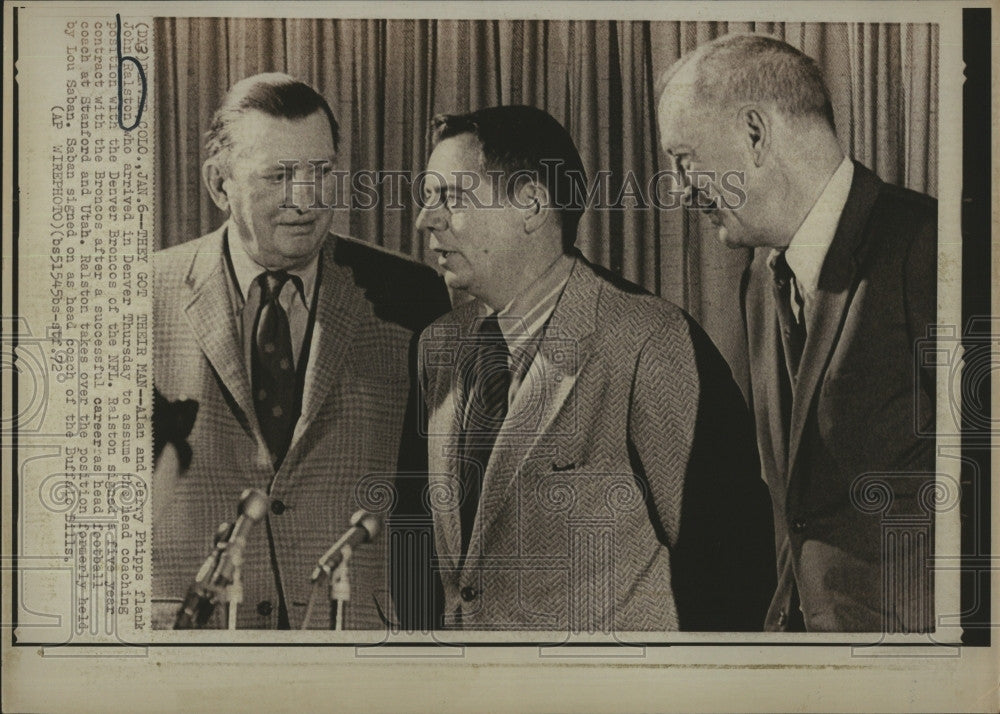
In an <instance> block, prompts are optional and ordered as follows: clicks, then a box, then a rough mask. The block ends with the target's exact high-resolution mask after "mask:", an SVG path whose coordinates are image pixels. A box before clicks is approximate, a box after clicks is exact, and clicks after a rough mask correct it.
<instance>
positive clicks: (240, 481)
mask: <svg viewBox="0 0 1000 714" xmlns="http://www.w3.org/2000/svg"><path fill="white" fill-rule="evenodd" d="M223 231H224V227H223V228H221V229H219V230H217V231H215V232H213V233H211V234H209V235H206V236H203V237H202V238H199V239H197V240H194V241H191V242H188V243H184V244H182V245H179V246H176V247H173V248H170V249H168V250H164V251H160V252H158V253H157V254H156V255H155V258H154V261H155V263H154V267H155V284H154V311H153V323H154V339H155V342H154V381H155V385H156V387H157V389H158V390H159V391H160V392H161V393H162V394H163V396H164V397H165V398H166V399H167V400H170V401H173V400H184V399H192V400H195V401H196V402H197V403H198V414H197V419H196V421H195V424H194V428H193V431H192V433H191V435H190V437H189V439H188V442H189V443H190V445H191V449H192V454H193V458H192V461H191V464H190V468H189V469H188V470H187V471H186V472H185V473H184V474H183V475H182V476H181V477H180V478H179V479H178V481H177V483H176V487H175V488H172V489H170V490H167V489H166V488H165V487H164V488H163V489H157V485H156V484H153V488H152V491H153V498H154V500H159V505H158V507H157V509H155V510H156V512H157V513H160V514H162V515H161V517H160V520H159V522H157V523H154V524H153V547H152V555H153V572H152V579H153V582H152V585H153V597H154V600H159V601H163V600H168V601H169V600H175V599H178V598H183V597H184V595H185V592H186V591H187V589H188V587H189V585H190V584H191V582H192V581H193V579H194V576H195V573H196V572H197V569H198V567H199V566H200V564H201V562H202V561H203V560H204V558H205V557H206V556H207V554H208V552H209V550H210V548H211V544H212V540H211V539H212V535H213V533H214V532H215V529H216V528H217V527H218V525H219V523H220V522H223V521H232V520H233V518H235V515H236V514H235V509H236V506H237V503H238V501H239V497H240V494H241V492H242V491H243V490H244V489H246V488H248V487H256V488H260V489H263V490H264V491H265V492H267V493H269V495H270V497H271V499H272V503H271V511H270V512H269V513H268V516H267V519H266V522H265V523H261V524H258V525H257V526H256V527H255V528H254V529H253V531H252V532H251V534H250V538H249V542H248V544H247V548H246V551H245V561H244V564H243V570H242V580H243V590H244V594H243V603H242V605H241V606H240V608H239V621H238V626H239V627H240V628H270V627H275V626H276V624H277V613H278V602H279V588H280V590H281V592H282V594H283V596H284V598H285V601H286V602H287V606H288V612H289V618H290V624H291V627H292V628H297V627H299V626H300V625H301V624H302V619H303V616H304V614H305V605H306V602H307V600H308V598H309V594H310V581H309V576H310V574H311V572H312V569H313V566H314V565H315V563H316V561H317V559H318V558H319V556H320V555H321V554H322V553H323V552H324V551H325V550H326V549H327V548H329V546H330V545H331V544H332V543H333V542H334V540H336V538H337V537H339V535H340V534H341V533H343V531H344V530H346V529H347V527H348V525H349V519H350V517H351V515H352V514H353V513H354V512H355V511H356V510H358V509H360V508H365V509H367V510H370V511H373V512H376V513H381V514H386V513H387V511H388V508H389V506H390V505H391V503H392V498H391V493H390V490H391V488H392V487H393V475H394V474H395V472H396V469H397V463H398V459H399V458H400V455H401V452H400V445H401V436H402V432H403V418H404V411H405V408H406V402H407V397H408V394H409V393H410V370H409V369H408V355H409V353H410V345H411V342H412V338H413V335H414V334H415V333H419V330H420V329H421V328H422V327H423V326H424V325H426V324H427V323H428V322H430V320H431V319H433V317H435V316H436V315H439V314H441V312H443V311H444V309H445V308H446V306H447V305H448V304H449V303H448V302H447V299H448V298H447V292H446V290H445V287H444V284H443V282H442V281H441V279H440V278H439V277H438V276H437V275H436V274H435V273H434V271H433V270H432V269H430V268H427V267H425V266H421V265H417V264H416V263H413V262H411V261H409V260H406V259H403V258H402V257H401V256H396V255H394V254H390V253H388V252H386V251H382V250H380V249H378V248H375V247H374V246H368V245H365V244H362V243H360V242H358V241H354V240H351V239H349V238H342V237H336V236H331V237H330V238H329V239H328V240H327V243H326V245H325V246H324V247H323V251H322V254H321V255H322V257H321V260H322V267H321V270H322V274H321V280H320V284H319V288H318V289H319V291H320V292H319V295H318V304H317V314H316V322H315V327H314V334H313V341H312V343H311V344H312V348H311V351H310V356H309V364H308V367H307V370H306V376H305V388H304V393H303V400H302V414H301V416H300V418H299V420H298V423H297V424H296V428H295V433H294V436H293V440H292V444H291V446H290V448H289V450H288V454H287V456H286V457H285V459H284V461H283V463H282V464H281V467H280V468H279V469H278V471H277V472H275V470H274V468H273V466H272V465H271V462H270V459H269V456H268V452H267V448H266V446H265V444H264V441H263V438H262V436H261V434H260V428H259V426H258V424H257V419H256V415H255V412H254V407H253V402H252V400H251V394H250V378H249V376H248V375H247V372H246V367H245V361H244V356H243V355H244V352H243V347H242V344H241V342H240V341H239V339H238V337H237V335H238V333H237V331H236V325H235V320H234V317H233V314H232V309H231V306H230V298H229V292H228V290H229V288H228V282H227V281H228V279H229V278H228V275H227V269H226V266H225V262H224V258H223V254H222V246H223V235H224V232H223ZM268 532H270V534H271V536H272V541H273V552H272V550H271V547H270V545H269V542H268ZM388 562H389V558H388V548H387V543H386V538H385V537H384V536H383V537H382V538H378V539H376V540H375V541H374V542H373V543H370V544H366V545H364V546H361V547H359V548H357V549H355V551H354V554H353V556H352V558H351V562H350V574H351V579H350V580H351V588H352V589H351V593H350V598H351V599H350V603H349V605H348V606H347V608H346V613H345V618H346V619H345V623H344V626H345V628H379V627H383V626H384V625H383V623H382V621H381V619H380V617H379V615H378V612H377V607H376V604H375V598H377V599H378V602H379V604H380V607H381V608H382V609H383V611H384V612H385V613H386V614H389V613H391V609H390V608H391V607H392V604H391V603H392V600H391V598H390V597H389V594H388V593H389V583H388V579H387V578H388ZM325 603H326V594H325V593H321V600H320V603H319V605H320V606H319V607H317V608H316V610H315V616H314V618H313V619H312V621H311V622H310V623H308V624H309V626H310V627H326V626H327V625H328V617H329V608H328V607H327V606H326V605H325ZM220 619H221V618H220V617H219V615H218V613H216V617H215V622H214V623H213V624H214V625H215V626H221V625H222V623H221V622H220Z"/></svg>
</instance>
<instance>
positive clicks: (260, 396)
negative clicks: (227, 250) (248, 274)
mask: <svg viewBox="0 0 1000 714" xmlns="http://www.w3.org/2000/svg"><path fill="white" fill-rule="evenodd" d="M289 279H292V280H293V281H294V282H295V286H296V288H297V289H299V290H300V291H301V287H300V286H301V280H300V279H299V277H298V276H295V275H289V274H288V273H286V272H285V271H283V270H277V271H267V272H265V273H261V274H260V276H259V277H258V278H257V283H258V285H259V286H260V309H259V310H258V312H257V319H256V320H255V329H254V340H253V345H252V347H251V350H250V366H251V372H252V375H251V380H252V383H253V396H254V406H255V407H256V411H257V421H258V423H259V424H260V429H261V432H262V433H263V435H264V441H265V442H267V447H268V449H270V451H271V457H272V460H273V462H274V466H275V468H277V467H278V466H280V465H281V462H282V460H283V459H284V458H285V453H286V452H287V451H288V445H289V444H290V443H291V440H292V430H293V429H294V428H295V422H296V420H297V419H298V414H296V413H295V411H296V408H295V405H296V399H295V389H296V381H297V379H296V371H295V359H294V357H293V353H292V334H291V329H290V328H289V324H288V314H287V313H286V312H285V309H284V308H283V307H282V306H281V303H280V302H278V296H279V295H281V290H282V288H283V287H284V286H285V283H286V282H288V280H289Z"/></svg>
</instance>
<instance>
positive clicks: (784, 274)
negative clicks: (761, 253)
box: [771, 251, 795, 287]
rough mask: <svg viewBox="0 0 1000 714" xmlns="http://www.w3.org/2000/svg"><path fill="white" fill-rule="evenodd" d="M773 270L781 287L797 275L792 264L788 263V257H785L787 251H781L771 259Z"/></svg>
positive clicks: (775, 280)
mask: <svg viewBox="0 0 1000 714" xmlns="http://www.w3.org/2000/svg"><path fill="white" fill-rule="evenodd" d="M771 272H772V273H774V282H775V283H777V284H778V286H779V287H784V286H785V285H787V284H788V283H789V282H790V281H791V279H792V278H793V277H795V274H794V273H792V268H791V266H790V265H788V259H787V258H785V251H780V252H779V253H778V254H777V255H775V256H774V258H772V259H771Z"/></svg>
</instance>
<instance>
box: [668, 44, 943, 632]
mask: <svg viewBox="0 0 1000 714" xmlns="http://www.w3.org/2000/svg"><path fill="white" fill-rule="evenodd" d="M662 85H663V87H664V89H663V93H662V95H661V98H660V101H659V125H660V132H661V139H662V142H663V147H664V149H665V150H666V152H667V153H668V154H669V155H670V156H671V157H673V159H674V161H675V164H676V168H677V171H678V172H679V173H680V174H681V178H682V179H683V180H685V181H686V183H687V185H688V189H689V191H690V199H691V200H692V202H693V203H694V205H695V206H696V207H698V208H699V209H701V210H702V211H703V212H704V213H705V214H706V215H707V216H708V218H709V220H711V221H712V223H713V224H714V225H715V226H716V227H717V229H718V233H719V238H720V239H721V240H722V241H724V242H725V243H726V244H727V245H729V246H733V247H738V246H742V247H749V248H754V249H755V256H754V260H753V262H752V264H751V265H750V266H749V268H748V269H747V271H746V274H745V276H744V280H743V284H742V289H741V297H742V301H743V306H744V313H745V314H744V317H745V320H746V329H747V340H748V345H749V358H750V377H751V385H750V386H751V392H752V399H753V411H754V415H755V417H756V421H757V439H758V446H759V449H760V456H761V463H762V467H763V472H764V476H765V478H766V479H767V483H768V485H769V487H770V490H771V499H772V503H773V510H774V520H775V526H776V529H775V542H776V545H777V548H778V568H779V570H778V589H777V592H776V594H775V596H774V600H773V602H772V604H771V608H770V611H769V613H768V619H767V628H768V629H772V630H802V629H805V630H809V631H819V630H822V631H886V632H898V631H914V630H926V629H929V628H931V627H932V622H933V620H932V615H933V578H932V572H931V570H930V566H929V563H928V561H927V557H928V556H929V555H930V554H931V553H932V548H933V539H932V532H933V531H932V525H933V514H932V513H931V512H930V510H931V508H930V506H929V505H928V504H930V503H931V502H932V501H933V496H932V493H931V490H932V489H933V485H934V442H933V440H932V439H928V438H922V437H921V436H920V434H927V433H929V432H932V431H933V425H934V379H933V374H932V373H930V372H925V371H924V370H922V369H920V368H918V367H917V366H916V365H917V361H916V359H915V354H916V353H915V342H916V341H917V340H918V339H920V338H921V337H924V336H925V335H926V334H927V327H928V325H931V324H933V323H934V320H935V314H936V290H935V286H936V272H935V271H936V250H937V243H936V230H937V207H936V202H935V201H934V200H933V199H931V198H929V197H927V196H924V195H920V194H918V193H915V192H913V191H908V190H905V189H902V188H898V187H895V186H890V185H887V184H885V183H883V182H882V181H880V180H879V179H878V178H877V177H876V176H875V175H874V174H873V173H872V172H871V171H869V170H868V169H866V168H865V167H864V166H862V165H861V164H858V163H855V162H852V161H851V160H850V159H849V158H847V157H845V156H844V154H843V151H842V150H841V147H840V144H839V143H838V141H837V136H836V133H835V129H834V123H833V110H832V106H831V103H830V98H829V94H828V92H827V89H826V87H825V85H824V82H823V78H822V76H821V74H820V72H819V70H818V68H817V66H816V64H815V63H814V62H813V61H812V60H811V59H810V58H808V57H807V56H806V55H804V54H803V53H801V52H799V51H798V50H796V49H794V48H793V47H791V46H789V45H787V44H785V43H783V42H780V41H778V40H776V39H773V38H770V37H765V36H761V35H731V36H726V37H723V38H720V39H718V40H716V41H714V42H712V43H709V44H707V45H705V46H703V47H701V48H699V49H698V50H697V51H695V52H694V53H692V54H691V55H690V56H688V57H685V58H682V59H681V60H680V61H679V62H678V63H677V64H675V65H674V67H672V68H671V69H670V70H668V72H667V74H666V75H665V77H664V78H663V81H662ZM900 517H902V518H903V520H905V519H906V518H910V519H911V520H910V522H911V523H916V524H917V525H918V526H920V527H919V528H918V529H917V530H918V531H919V533H917V534H916V535H915V536H914V537H913V539H912V540H911V541H909V542H908V543H902V542H898V541H896V540H893V538H892V537H891V535H892V533H891V528H889V527H888V526H890V525H891V524H892V523H896V524H897V525H898V524H899V523H900V520H899V518H900Z"/></svg>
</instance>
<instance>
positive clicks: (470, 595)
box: [462, 585, 479, 602]
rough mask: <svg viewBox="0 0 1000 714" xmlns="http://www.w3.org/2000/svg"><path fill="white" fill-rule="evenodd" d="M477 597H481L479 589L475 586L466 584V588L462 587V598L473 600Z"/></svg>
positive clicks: (467, 600)
mask: <svg viewBox="0 0 1000 714" xmlns="http://www.w3.org/2000/svg"><path fill="white" fill-rule="evenodd" d="M477 597H479V591H478V590H476V589H475V588H474V587H471V586H469V585H466V586H465V587H464V588H462V599H463V600H465V601H466V602H472V601H473V600H475V599H476V598H477Z"/></svg>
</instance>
